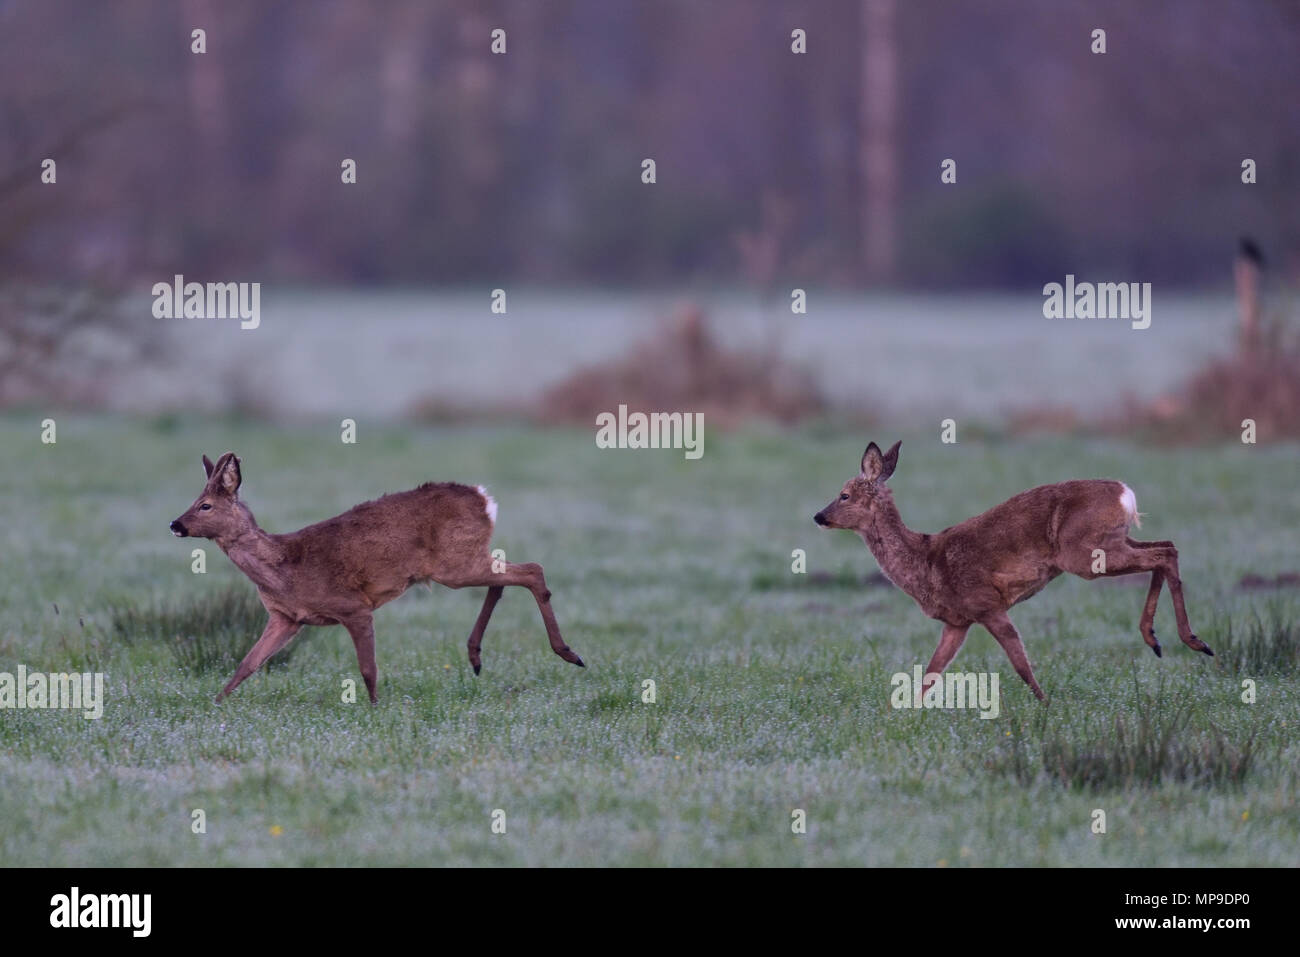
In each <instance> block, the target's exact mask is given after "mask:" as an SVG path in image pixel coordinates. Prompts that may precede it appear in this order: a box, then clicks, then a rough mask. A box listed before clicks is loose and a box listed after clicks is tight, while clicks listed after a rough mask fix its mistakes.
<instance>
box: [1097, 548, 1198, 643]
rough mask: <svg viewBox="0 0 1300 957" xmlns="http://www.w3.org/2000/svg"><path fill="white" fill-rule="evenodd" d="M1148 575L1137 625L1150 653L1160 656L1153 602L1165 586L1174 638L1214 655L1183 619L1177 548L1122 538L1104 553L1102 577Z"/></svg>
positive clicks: (1183, 611)
mask: <svg viewBox="0 0 1300 957" xmlns="http://www.w3.org/2000/svg"><path fill="white" fill-rule="evenodd" d="M1145 571H1149V572H1151V587H1150V589H1149V590H1148V591H1147V599H1146V604H1145V605H1143V608H1142V618H1141V620H1140V622H1139V624H1138V628H1139V630H1140V631H1141V632H1142V639H1143V640H1144V641H1145V642H1146V643H1147V644H1148V645H1149V646H1150V647H1151V650H1152V651H1154V652H1155V653H1156V655H1157V656H1159V655H1160V643H1159V642H1158V641H1156V636H1155V629H1154V627H1153V623H1154V620H1155V614H1156V602H1157V601H1158V599H1159V597H1160V587H1161V585H1167V586H1168V587H1169V597H1170V598H1171V599H1173V603H1174V621H1175V622H1177V624H1178V637H1179V638H1181V639H1182V641H1183V644H1185V645H1187V647H1189V648H1191V649H1192V650H1193V651H1200V652H1203V653H1205V654H1207V655H1211V656H1213V655H1214V652H1213V651H1211V650H1210V646H1209V645H1207V644H1206V643H1205V642H1203V641H1201V639H1199V638H1197V637H1196V636H1195V635H1194V634H1192V626H1191V623H1190V622H1189V621H1188V619H1187V607H1186V605H1185V604H1184V603H1183V582H1182V579H1181V578H1180V577H1179V575H1178V549H1177V548H1175V547H1174V544H1173V542H1139V541H1136V540H1135V539H1132V538H1125V540H1124V543H1123V544H1122V545H1119V546H1116V547H1113V548H1111V549H1109V550H1107V552H1106V571H1105V572H1104V573H1103V574H1105V575H1132V574H1134V573H1137V572H1145Z"/></svg>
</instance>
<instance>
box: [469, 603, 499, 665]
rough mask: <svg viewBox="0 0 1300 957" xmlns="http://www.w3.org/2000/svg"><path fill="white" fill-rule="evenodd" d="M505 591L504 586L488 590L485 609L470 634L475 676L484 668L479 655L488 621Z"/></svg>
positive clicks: (471, 661)
mask: <svg viewBox="0 0 1300 957" xmlns="http://www.w3.org/2000/svg"><path fill="white" fill-rule="evenodd" d="M504 591H505V586H504V585H493V586H491V587H490V588H488V590H487V597H485V598H484V599H483V608H482V609H481V610H480V611H479V613H478V621H476V622H474V630H473V631H471V632H470V633H469V642H468V643H467V646H468V648H469V663H470V666H471V667H472V668H473V669H474V674H478V673H479V671H481V670H482V668H483V659H482V657H481V656H480V655H479V648H481V647H482V645H483V632H485V631H486V630H487V625H488V619H489V618H491V617H492V609H493V608H495V607H496V606H497V602H498V601H500V600H501V593H502V592H504Z"/></svg>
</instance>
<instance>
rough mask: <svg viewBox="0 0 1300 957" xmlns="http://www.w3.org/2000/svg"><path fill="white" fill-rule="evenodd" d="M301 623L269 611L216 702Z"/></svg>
mask: <svg viewBox="0 0 1300 957" xmlns="http://www.w3.org/2000/svg"><path fill="white" fill-rule="evenodd" d="M301 628H302V625H300V624H298V623H297V622H296V621H293V620H291V619H289V618H286V617H285V616H283V615H277V614H276V613H275V612H271V618H270V620H269V621H267V623H266V628H264V629H263V630H262V637H261V638H258V639H257V643H256V644H255V645H253V647H252V648H251V649H250V650H249V652H248V654H246V655H245V656H244V660H243V661H241V662H240V663H239V667H238V668H236V669H235V676H234V677H233V678H231V679H230V681H229V682H227V683H226V686H225V687H224V688H222V689H221V693H220V694H219V695H217V702H218V703H220V702H221V700H222V699H223V698H225V697H228V696H229V695H230V692H232V691H234V690H235V689H236V688H238V687H239V686H240V685H241V684H243V681H244V679H245V678H247V677H248V676H249V675H251V674H252V673H253V672H255V671H256V670H257V669H258V668H260V667H262V665H263V664H264V663H265V662H266V660H267V659H268V658H270V657H271V656H272V655H274V654H275V653H276V652H277V651H279V650H280V649H281V648H283V647H284V646H285V645H287V644H288V643H289V642H290V641H291V640H292V638H293V636H294V635H296V634H298V632H299V631H300V630H301Z"/></svg>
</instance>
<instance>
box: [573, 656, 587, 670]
mask: <svg viewBox="0 0 1300 957" xmlns="http://www.w3.org/2000/svg"><path fill="white" fill-rule="evenodd" d="M573 663H574V664H575V665H577V666H578V667H579V668H585V667H587V666H586V664H584V663H583V660H582V659H581V658H579V657H578V656H577V655H574V656H573Z"/></svg>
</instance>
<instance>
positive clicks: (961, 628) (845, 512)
mask: <svg viewBox="0 0 1300 957" xmlns="http://www.w3.org/2000/svg"><path fill="white" fill-rule="evenodd" d="M900 445H902V443H901V442H895V443H894V447H893V448H892V449H890V450H889V451H888V452H886V453H885V454H883V455H882V454H881V452H880V449H879V447H877V445H876V443H875V442H872V443H871V444H870V445H868V446H867V451H866V452H865V453H864V454H863V456H862V471H861V473H860V474H859V475H857V476H856V477H855V478H852V479H849V481H848V482H847V483H846V484H845V486H844V488H843V490H842V491H841V492H840V497H839V498H838V499H836V500H835V501H833V502H831V504H829V505H827V506H826V507H825V508H824V509H822V510H821V511H820V512H818V513H817V514H816V516H814V518H813V521H815V522H816V523H817V524H818V525H822V526H825V527H826V528H847V529H851V530H852V531H855V532H857V533H858V534H859V535H861V536H862V538H863V541H865V542H866V543H867V548H869V549H870V550H871V554H872V555H874V556H875V559H876V561H877V562H878V563H879V564H880V570H881V571H882V572H883V573H884V574H885V577H887V578H888V579H889V580H890V581H891V582H893V583H894V584H895V585H897V586H898V587H899V588H901V589H902V590H903V591H905V592H907V594H909V595H911V596H912V598H913V599H914V600H915V601H916V603H917V604H918V605H920V606H921V610H922V611H923V612H925V613H926V614H927V615H929V616H930V617H931V618H934V619H936V620H938V621H941V622H943V635H942V637H941V638H940V639H939V647H938V648H937V649H935V652H934V657H933V658H931V659H930V664H929V666H928V667H927V668H926V680H925V687H926V688H929V686H930V685H931V684H933V683H934V681H933V679H932V678H931V677H930V676H931V675H939V674H941V673H942V672H943V669H944V668H946V667H947V666H948V663H949V662H950V661H952V659H953V657H954V656H955V655H956V654H957V649H959V648H960V647H961V645H962V642H963V641H965V640H966V632H967V630H968V629H969V628H970V626H971V625H973V624H975V623H976V622H978V623H979V624H981V625H983V626H984V627H985V628H987V629H988V630H989V633H990V634H992V635H993V637H994V638H996V639H997V642H998V644H999V645H1001V646H1002V650H1003V651H1005V652H1006V653H1007V657H1008V658H1010V659H1011V664H1012V665H1014V666H1015V669H1016V674H1018V675H1020V677H1021V678H1023V679H1024V680H1025V683H1026V684H1028V685H1029V687H1030V688H1031V689H1033V692H1034V694H1036V695H1037V696H1038V697H1039V698H1040V699H1041V698H1044V695H1043V689H1042V688H1040V687H1038V682H1037V681H1035V680H1034V672H1033V670H1032V669H1031V668H1030V667H1029V658H1028V657H1026V655H1025V646H1024V645H1023V644H1022V643H1021V641H1020V633H1019V632H1018V631H1016V626H1015V625H1013V624H1012V623H1011V619H1010V618H1008V617H1007V609H1009V608H1010V607H1011V606H1012V605H1014V604H1016V603H1018V602H1022V601H1024V600H1025V599H1026V598H1030V597H1032V596H1033V595H1036V594H1038V592H1039V591H1041V590H1042V589H1043V588H1044V587H1045V586H1046V585H1047V583H1048V582H1050V581H1051V580H1052V579H1053V578H1055V577H1056V576H1057V575H1059V574H1061V572H1063V571H1065V572H1070V573H1071V574H1073V575H1078V576H1079V577H1080V578H1088V579H1092V578H1097V577H1098V576H1101V575H1108V576H1109V575H1133V574H1137V573H1139V572H1150V573H1151V588H1150V589H1149V590H1148V591H1147V599H1146V605H1145V606H1143V608H1142V618H1141V620H1140V621H1139V623H1138V630H1139V631H1140V632H1141V633H1142V638H1143V640H1144V641H1146V643H1147V644H1148V645H1149V646H1150V647H1151V650H1152V651H1154V652H1155V653H1156V657H1157V658H1158V657H1160V642H1158V641H1156V633H1155V629H1154V628H1153V627H1152V625H1153V622H1154V620H1155V614H1156V600H1157V599H1158V598H1159V597H1160V586H1161V584H1162V583H1167V584H1168V585H1169V594H1170V596H1171V597H1172V598H1173V601H1174V617H1175V619H1176V620H1177V622H1178V636H1179V637H1180V638H1181V639H1182V640H1183V642H1184V643H1185V644H1186V645H1187V646H1188V647H1189V648H1191V649H1193V650H1194V651H1203V652H1205V653H1206V654H1207V655H1213V654H1214V652H1213V651H1211V650H1210V646H1209V645H1207V644H1206V643H1205V642H1203V641H1201V639H1199V638H1197V637H1196V636H1195V635H1194V634H1192V626H1191V625H1190V624H1188V621H1187V609H1186V608H1184V607H1183V585H1182V581H1181V580H1180V579H1179V577H1178V551H1177V549H1175V548H1174V543H1173V542H1139V541H1135V540H1134V539H1132V538H1129V537H1128V529H1129V526H1130V525H1134V524H1136V525H1138V526H1139V527H1140V526H1141V522H1140V521H1139V520H1138V510H1137V499H1136V498H1135V497H1134V495H1133V490H1132V489H1130V488H1129V487H1128V486H1127V485H1125V484H1124V483H1123V482H1116V481H1111V480H1109V479H1083V480H1076V481H1071V482H1057V483H1056V484H1054V485H1040V486H1039V487H1038V488H1031V489H1029V491H1027V492H1021V493H1020V494H1019V495H1015V496H1012V497H1011V498H1009V499H1007V501H1005V502H1003V503H1002V504H1001V505H997V506H994V507H993V508H991V509H989V510H988V511H987V512H984V513H983V514H982V515H976V516H975V517H974V518H968V519H967V520H966V521H964V522H962V523H961V524H960V525H954V526H952V527H951V528H946V529H944V530H943V531H942V532H939V533H938V534H935V535H922V534H920V533H919V532H914V531H912V530H911V529H910V528H908V527H907V526H905V525H904V524H903V520H902V518H901V517H900V516H899V514H898V509H897V508H896V507H895V505H894V497H893V494H892V493H891V492H890V491H889V489H888V488H886V487H885V480H886V479H888V478H889V476H891V475H892V474H893V473H894V467H895V466H896V465H898V447H899V446H900ZM1095 553H1096V554H1095ZM1103 561H1104V564H1101V562H1103Z"/></svg>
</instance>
